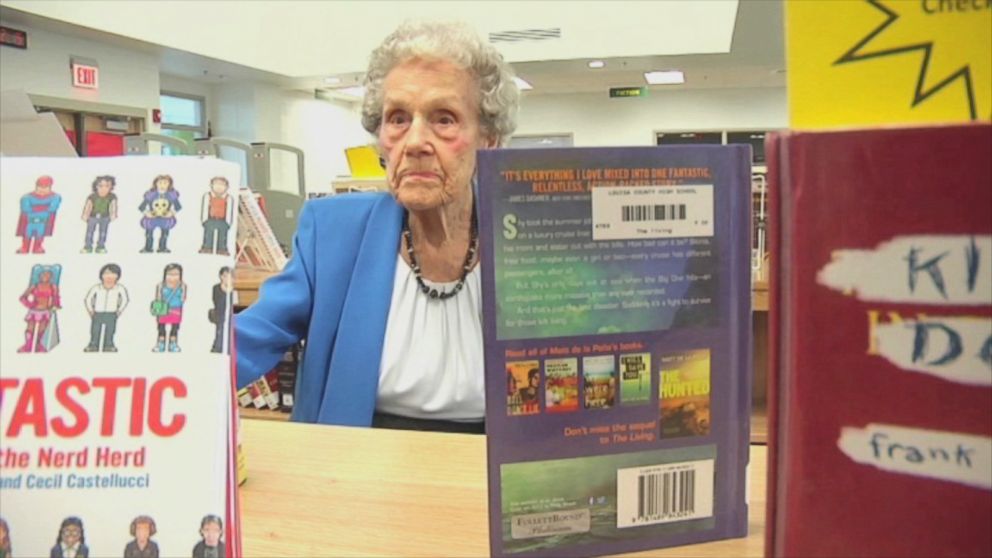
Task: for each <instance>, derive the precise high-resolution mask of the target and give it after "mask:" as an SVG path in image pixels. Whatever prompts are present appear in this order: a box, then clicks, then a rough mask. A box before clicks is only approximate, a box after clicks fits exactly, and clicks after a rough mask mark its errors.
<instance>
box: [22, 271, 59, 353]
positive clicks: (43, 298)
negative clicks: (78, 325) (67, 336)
mask: <svg viewBox="0 0 992 558" xmlns="http://www.w3.org/2000/svg"><path fill="white" fill-rule="evenodd" d="M61 275H62V266H61V265H59V264H55V265H42V264H36V265H34V266H33V267H32V268H31V281H30V282H29V283H28V288H27V290H25V291H24V294H22V295H21V298H20V301H21V304H23V305H24V306H25V307H27V309H28V313H27V315H26V316H25V317H24V321H25V322H27V328H26V329H25V330H24V345H23V346H21V348H20V349H17V352H19V353H30V352H31V350H32V346H33V347H34V352H36V353H44V352H48V351H50V350H52V349H54V348H55V346H56V345H58V344H59V322H58V315H57V313H56V312H57V311H58V310H59V309H61V308H62V300H61V297H60V296H59V280H60V278H61Z"/></svg>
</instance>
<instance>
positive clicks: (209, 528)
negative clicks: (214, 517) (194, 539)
mask: <svg viewBox="0 0 992 558" xmlns="http://www.w3.org/2000/svg"><path fill="white" fill-rule="evenodd" d="M200 534H201V535H203V542H205V543H207V546H217V543H218V542H220V525H217V524H216V523H207V524H206V525H204V526H203V529H200Z"/></svg>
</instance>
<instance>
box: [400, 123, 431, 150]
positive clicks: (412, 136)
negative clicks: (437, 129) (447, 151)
mask: <svg viewBox="0 0 992 558" xmlns="http://www.w3.org/2000/svg"><path fill="white" fill-rule="evenodd" d="M432 150H433V145H432V144H431V129H430V123H429V122H427V120H426V119H424V118H422V117H419V116H415V117H414V118H413V120H412V121H411V122H410V128H409V129H408V130H407V133H406V152H407V153H408V154H409V155H422V154H426V153H430V152H431V151H432Z"/></svg>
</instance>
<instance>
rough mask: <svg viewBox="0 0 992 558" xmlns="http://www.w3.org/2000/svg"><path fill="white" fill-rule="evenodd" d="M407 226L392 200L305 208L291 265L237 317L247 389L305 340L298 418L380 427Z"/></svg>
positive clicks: (382, 197)
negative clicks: (382, 372) (382, 364)
mask: <svg viewBox="0 0 992 558" xmlns="http://www.w3.org/2000/svg"><path fill="white" fill-rule="evenodd" d="M402 220H403V208H402V207H400V206H399V205H398V204H397V203H396V202H395V201H394V200H393V197H392V196H390V195H389V194H384V193H375V194H348V195H345V196H334V197H330V198H323V199H317V200H313V201H310V202H307V203H306V204H305V205H304V206H303V210H302V211H301V212H300V218H299V224H298V226H297V230H296V236H295V238H294V239H293V256H292V258H291V259H290V260H289V263H287V264H286V267H285V269H283V271H282V272H281V273H280V274H278V275H276V276H274V277H272V278H271V279H269V280H268V281H266V282H265V283H264V284H263V285H262V288H261V291H260V293H259V295H260V296H259V299H258V301H256V302H255V304H253V305H252V306H250V307H249V308H248V309H246V310H245V311H243V312H241V313H240V314H238V315H237V317H236V318H235V320H234V331H235V341H236V347H237V361H238V362H237V367H238V368H237V370H238V387H239V388H240V387H242V386H245V385H247V384H249V383H251V382H253V381H254V380H256V379H258V377H259V376H261V375H262V374H264V373H265V372H268V371H269V370H271V369H272V367H273V366H275V365H276V363H277V362H279V360H280V359H281V358H282V356H283V354H284V353H285V352H286V350H287V349H288V348H289V347H291V346H292V345H293V344H294V343H296V342H298V341H299V340H301V339H306V352H305V355H304V357H303V365H302V366H301V367H300V375H299V376H298V377H297V379H296V382H297V385H296V394H297V396H296V400H295V401H294V405H293V415H292V419H293V420H296V421H302V422H318V423H323V424H341V425H349V426H369V425H371V424H372V414H373V412H374V411H375V401H376V394H377V392H378V388H379V361H380V360H381V357H382V344H383V338H384V337H385V333H386V319H387V317H388V316H389V306H390V301H391V299H392V294H393V279H394V275H395V273H396V255H397V251H398V250H399V241H400V229H401V227H402Z"/></svg>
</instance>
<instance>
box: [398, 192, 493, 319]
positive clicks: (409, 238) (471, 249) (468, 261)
mask: <svg viewBox="0 0 992 558" xmlns="http://www.w3.org/2000/svg"><path fill="white" fill-rule="evenodd" d="M408 217H409V214H408V213H404V214H403V239H404V240H406V254H407V255H408V256H410V264H411V266H412V268H413V275H414V277H416V278H417V285H418V286H419V287H420V291H421V292H423V293H424V294H425V295H427V296H429V297H431V298H434V299H437V300H447V299H449V298H451V297H453V296H455V295H456V294H458V293H459V292H461V290H462V288H464V287H465V278H466V277H468V272H469V270H470V269H472V260H473V259H474V258H475V252H476V250H478V248H479V232H478V228H479V224H478V220H477V218H476V216H475V206H473V207H472V229H471V235H472V237H471V239H469V241H468V252H467V253H466V254H465V264H464V265H462V276H461V278H459V279H458V282H457V283H455V286H454V287H453V288H452V289H451V290H450V291H439V290H437V289H435V288H433V287H430V286H428V285H427V284H426V283H424V279H423V277H421V276H420V264H419V263H417V256H416V254H414V253H413V235H412V234H411V233H410V223H409V219H408Z"/></svg>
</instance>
